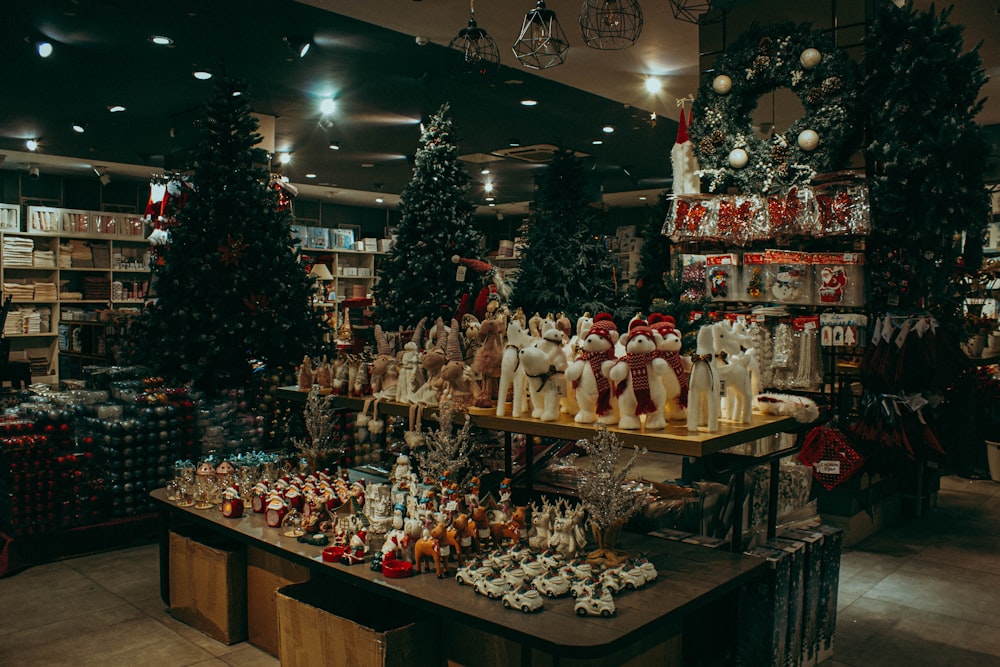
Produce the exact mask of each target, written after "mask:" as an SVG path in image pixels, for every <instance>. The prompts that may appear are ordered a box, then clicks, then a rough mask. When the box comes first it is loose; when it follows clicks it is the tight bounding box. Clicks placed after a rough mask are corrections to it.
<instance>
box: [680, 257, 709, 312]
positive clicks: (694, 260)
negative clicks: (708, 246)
mask: <svg viewBox="0 0 1000 667" xmlns="http://www.w3.org/2000/svg"><path fill="white" fill-rule="evenodd" d="M682 261H683V262H684V268H682V269H681V291H682V294H681V296H682V297H683V298H685V299H687V300H688V301H700V300H701V299H704V298H705V296H706V294H707V292H706V290H705V285H706V282H705V281H706V280H707V271H706V269H705V256H704V255H684V257H683V259H682Z"/></svg>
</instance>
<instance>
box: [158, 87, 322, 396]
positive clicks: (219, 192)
mask: <svg viewBox="0 0 1000 667" xmlns="http://www.w3.org/2000/svg"><path fill="white" fill-rule="evenodd" d="M198 127H199V130H200V132H201V141H200V142H199V143H198V145H197V147H196V148H195V151H194V154H193V156H192V174H191V177H190V186H191V187H190V189H189V194H188V199H187V202H186V203H185V205H184V206H183V208H181V209H180V210H179V211H178V213H177V217H176V219H175V220H174V221H173V222H172V223H171V224H170V225H169V228H168V231H169V243H168V244H167V245H166V246H165V247H163V248H162V250H161V254H160V258H161V259H160V261H159V262H158V265H157V266H156V267H154V280H155V287H156V294H157V300H156V303H155V304H154V305H152V306H150V307H149V308H148V309H147V311H146V313H145V317H144V322H143V334H144V337H145V340H146V341H147V345H148V346H149V347H151V348H154V349H153V350H152V352H151V353H150V354H149V355H148V358H149V360H150V361H151V362H152V363H153V364H154V365H155V366H156V370H157V372H159V373H160V374H161V375H163V376H164V377H166V378H169V379H171V380H174V381H181V382H186V381H189V380H191V381H193V382H194V384H195V386H196V387H199V388H201V389H205V390H207V391H209V392H214V391H218V390H221V389H225V388H229V387H237V386H240V385H242V384H243V383H245V382H246V381H247V380H249V379H250V378H251V376H252V375H253V371H254V369H255V368H259V366H260V362H264V363H265V364H267V365H268V366H271V367H272V368H276V367H279V366H283V365H286V366H290V365H291V364H293V363H295V362H297V361H299V360H300V359H302V357H303V355H304V354H305V353H306V352H312V351H313V350H314V348H315V347H317V346H318V345H319V344H320V341H321V340H322V339H321V335H322V334H321V332H322V328H321V323H320V320H319V318H318V316H317V315H316V314H315V313H314V311H313V309H312V308H311V306H310V296H311V291H312V285H311V283H310V280H309V278H308V276H307V275H306V273H305V271H304V270H303V268H302V266H301V265H300V264H299V262H298V260H297V258H296V255H295V247H294V243H293V241H292V237H291V234H290V231H289V219H290V212H289V211H288V209H287V207H280V206H279V194H278V191H277V190H276V189H275V188H272V187H271V186H270V184H269V174H268V172H267V170H266V169H265V168H264V166H263V165H264V164H266V160H267V156H266V154H265V152H264V151H263V150H261V149H258V148H255V146H256V145H257V144H258V143H259V142H260V140H261V137H260V135H259V134H257V132H256V130H257V120H256V119H255V118H253V117H252V116H251V115H250V100H249V98H248V95H247V93H246V90H245V87H244V86H243V84H242V83H241V82H239V81H235V80H232V79H220V80H219V82H218V83H217V84H216V87H215V95H214V98H213V99H212V101H211V102H209V103H208V104H207V105H206V107H205V109H204V111H203V115H202V117H201V119H200V120H199V121H198Z"/></svg>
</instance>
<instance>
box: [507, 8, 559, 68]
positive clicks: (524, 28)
mask: <svg viewBox="0 0 1000 667" xmlns="http://www.w3.org/2000/svg"><path fill="white" fill-rule="evenodd" d="M513 50H514V56H515V57H516V58H517V59H518V60H520V61H521V64H522V65H524V66H525V67H530V68H531V69H548V68H549V67H555V66H556V65H562V64H563V63H564V62H566V52H567V51H568V50H569V41H568V40H567V39H566V33H565V32H563V29H562V26H561V25H559V20H558V19H557V18H556V13H555V12H554V11H552V10H551V9H548V8H547V7H546V6H545V0H538V4H537V5H536V6H535V8H534V9H532V10H531V11H529V12H528V13H527V14H525V15H524V23H522V24H521V32H520V33H519V34H518V36H517V41H515V42H514V47H513Z"/></svg>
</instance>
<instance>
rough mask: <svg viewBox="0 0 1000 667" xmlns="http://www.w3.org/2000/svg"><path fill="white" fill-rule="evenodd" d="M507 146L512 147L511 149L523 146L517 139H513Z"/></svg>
mask: <svg viewBox="0 0 1000 667" xmlns="http://www.w3.org/2000/svg"><path fill="white" fill-rule="evenodd" d="M507 145H508V146H510V147H511V148H517V147H518V146H520V145H521V142H520V141H519V140H517V139H511V140H510V141H509V142H507Z"/></svg>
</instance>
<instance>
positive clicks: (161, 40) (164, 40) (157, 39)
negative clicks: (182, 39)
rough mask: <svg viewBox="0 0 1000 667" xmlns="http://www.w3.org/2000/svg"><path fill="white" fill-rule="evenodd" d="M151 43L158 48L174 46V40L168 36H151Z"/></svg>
mask: <svg viewBox="0 0 1000 667" xmlns="http://www.w3.org/2000/svg"><path fill="white" fill-rule="evenodd" d="M149 41H150V42H152V43H153V44H156V45H157V46H173V45H174V40H172V39H170V38H169V37H167V36H166V35H150V37H149Z"/></svg>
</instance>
